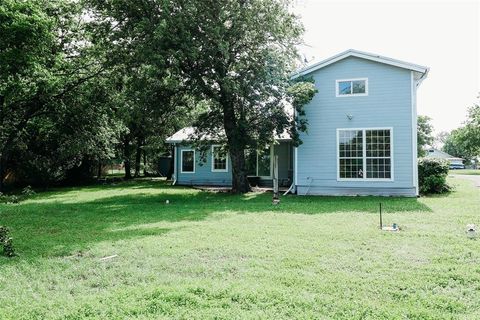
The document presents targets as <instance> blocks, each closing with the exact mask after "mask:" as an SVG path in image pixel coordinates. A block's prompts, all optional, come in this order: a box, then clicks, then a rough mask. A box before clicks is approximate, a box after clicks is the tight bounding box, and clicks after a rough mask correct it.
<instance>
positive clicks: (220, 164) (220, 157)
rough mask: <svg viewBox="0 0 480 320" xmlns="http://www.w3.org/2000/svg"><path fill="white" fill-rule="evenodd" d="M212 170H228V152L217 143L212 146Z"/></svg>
mask: <svg viewBox="0 0 480 320" xmlns="http://www.w3.org/2000/svg"><path fill="white" fill-rule="evenodd" d="M212 172H228V153H227V152H226V151H225V150H222V147H221V146H219V145H213V146H212Z"/></svg>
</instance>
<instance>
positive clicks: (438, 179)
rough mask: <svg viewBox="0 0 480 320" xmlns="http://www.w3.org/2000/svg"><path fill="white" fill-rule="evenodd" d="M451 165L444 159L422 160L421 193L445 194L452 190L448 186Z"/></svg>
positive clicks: (419, 173) (420, 168) (420, 174)
mask: <svg viewBox="0 0 480 320" xmlns="http://www.w3.org/2000/svg"><path fill="white" fill-rule="evenodd" d="M448 170H449V163H448V161H447V160H443V159H433V158H421V159H419V160H418V182H419V188H420V193H422V194H429V193H444V192H448V191H450V190H451V188H450V186H449V185H448V184H447V175H448Z"/></svg>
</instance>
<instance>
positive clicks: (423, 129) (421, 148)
mask: <svg viewBox="0 0 480 320" xmlns="http://www.w3.org/2000/svg"><path fill="white" fill-rule="evenodd" d="M431 120H432V119H431V118H430V117H428V116H418V118H417V154H418V156H419V157H424V156H425V154H426V153H425V147H426V146H427V145H428V146H431V145H432V144H433V141H434V137H433V125H432V124H431V123H430V121H431Z"/></svg>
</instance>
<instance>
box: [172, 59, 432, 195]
mask: <svg viewBox="0 0 480 320" xmlns="http://www.w3.org/2000/svg"><path fill="white" fill-rule="evenodd" d="M427 73H428V68H427V67H423V66H419V65H416V64H412V63H407V62H403V61H399V60H394V59H391V58H386V57H382V56H378V55H375V54H370V53H366V52H360V51H356V50H347V51H345V52H342V53H340V54H338V55H335V56H333V57H331V58H329V59H326V60H323V61H321V62H319V63H316V64H314V65H311V66H309V67H306V68H304V69H301V70H299V71H298V72H296V73H295V75H293V77H292V78H297V77H299V76H308V77H312V78H313V79H314V80H315V86H316V88H317V90H318V93H317V94H316V95H315V97H314V98H313V99H312V101H311V102H310V103H309V104H308V105H306V106H305V113H306V115H305V117H306V118H307V119H308V132H304V133H301V134H300V139H301V140H302V141H303V144H302V145H300V146H299V147H298V148H295V147H293V144H292V142H291V139H290V138H289V137H286V136H285V137H278V138H277V139H276V142H277V143H276V144H274V145H273V146H271V147H270V148H269V149H268V150H265V151H262V152H260V153H258V154H257V153H255V152H250V153H249V154H248V155H247V167H248V171H249V175H251V176H257V177H259V179H260V181H261V183H262V184H265V185H269V184H271V179H272V161H273V159H274V156H276V155H278V159H279V163H278V166H279V180H280V185H285V186H286V185H291V187H292V188H291V190H292V191H294V192H296V193H297V194H300V195H307V194H308V195H388V196H393V195H399V196H416V195H418V174H417V130H416V129H417V106H416V96H417V87H418V86H419V85H420V83H421V82H422V81H423V80H424V79H425V78H426V76H427ZM192 132H193V129H192V128H185V129H182V130H180V131H179V132H177V133H175V134H174V135H173V136H171V137H170V138H168V139H167V142H169V143H172V144H174V145H175V148H174V150H175V159H176V161H175V168H174V171H175V173H174V179H175V182H176V183H177V184H182V185H225V186H229V185H231V181H232V176H231V175H232V173H231V165H230V159H229V157H228V155H226V154H224V153H222V152H221V148H220V147H219V146H217V145H212V146H211V148H210V150H208V152H207V153H206V156H205V157H203V159H202V157H200V152H199V151H196V150H194V149H193V148H191V147H190V145H189V142H188V141H189V136H190V135H191V133H192Z"/></svg>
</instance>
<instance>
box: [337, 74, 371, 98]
mask: <svg viewBox="0 0 480 320" xmlns="http://www.w3.org/2000/svg"><path fill="white" fill-rule="evenodd" d="M336 87H337V88H336V93H337V97H351V96H367V95H368V79H367V78H361V79H344V80H337V81H336Z"/></svg>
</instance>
